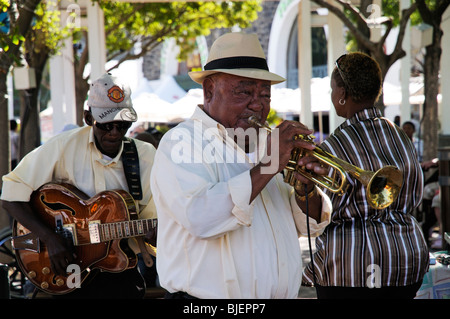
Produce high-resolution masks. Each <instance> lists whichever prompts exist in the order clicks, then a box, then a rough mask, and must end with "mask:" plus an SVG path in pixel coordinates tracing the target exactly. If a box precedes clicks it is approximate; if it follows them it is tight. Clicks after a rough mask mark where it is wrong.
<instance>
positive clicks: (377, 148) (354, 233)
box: [303, 53, 428, 298]
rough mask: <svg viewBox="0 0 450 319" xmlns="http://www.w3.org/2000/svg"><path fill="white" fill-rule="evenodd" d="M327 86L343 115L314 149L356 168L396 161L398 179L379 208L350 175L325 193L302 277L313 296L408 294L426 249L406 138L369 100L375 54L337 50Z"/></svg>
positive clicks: (413, 158) (378, 81) (377, 81)
mask: <svg viewBox="0 0 450 319" xmlns="http://www.w3.org/2000/svg"><path fill="white" fill-rule="evenodd" d="M331 89H332V91H331V100H332V102H333V105H334V107H335V109H336V112H337V114H338V115H339V116H342V117H344V118H346V121H345V122H344V123H343V124H342V125H340V126H339V127H338V128H337V129H336V130H335V131H334V133H333V134H332V135H331V136H330V137H329V138H327V139H326V140H325V141H324V142H323V143H322V144H321V148H322V149H324V150H326V151H328V152H330V153H331V154H333V155H335V156H337V157H339V158H341V159H343V160H345V161H347V162H349V163H351V164H353V165H355V166H358V167H361V168H362V169H364V170H370V171H377V170H378V169H380V168H382V167H384V166H387V165H393V166H396V167H398V168H399V169H400V170H401V171H402V172H403V178H404V181H403V185H402V187H401V189H400V194H399V196H398V198H397V200H396V201H394V203H393V204H392V205H391V206H389V207H387V208H385V209H381V210H376V209H374V208H372V207H371V206H370V205H369V203H368V201H367V200H366V189H365V187H364V186H363V185H362V184H361V183H360V182H359V181H357V180H356V179H354V178H353V177H352V176H347V178H348V180H349V187H348V189H347V191H346V192H345V193H344V195H343V196H337V195H335V194H333V193H331V192H328V195H329V196H330V198H331V200H332V203H333V209H334V211H333V214H332V216H331V222H330V224H329V225H328V226H327V228H326V230H325V232H324V233H323V234H322V235H321V236H320V237H318V238H317V239H316V248H317V252H316V253H315V255H314V257H313V263H310V264H309V265H308V267H307V268H306V269H305V272H304V276H303V281H304V284H306V285H308V284H309V285H311V284H313V283H315V284H316V287H317V295H318V298H377V297H380V298H391V297H392V298H414V296H415V294H416V292H417V290H418V289H419V288H420V285H421V282H422V278H423V276H424V275H425V273H426V272H427V270H428V248H427V245H426V242H425V240H424V236H423V234H422V231H421V229H420V227H419V225H418V223H417V221H416V220H415V219H414V217H413V216H412V215H411V213H412V211H413V209H414V208H415V207H416V206H417V205H419V203H420V201H421V199H422V191H423V174H422V170H421V168H420V164H419V162H418V161H417V155H416V151H415V149H414V145H413V144H412V143H411V141H410V140H409V139H408V137H407V136H406V134H405V133H404V132H403V131H402V129H400V128H399V127H398V126H396V125H395V124H393V123H392V122H391V121H389V120H388V119H386V118H384V117H382V114H381V112H380V111H379V110H378V109H377V108H375V107H374V103H375V102H376V101H377V99H378V97H379V95H380V93H381V89H382V78H381V71H380V68H379V65H378V64H377V62H376V61H375V60H373V59H372V58H370V57H369V56H367V55H366V54H363V53H350V54H346V55H343V56H341V57H340V58H339V59H337V60H336V67H335V69H334V71H333V73H332V76H331ZM313 267H314V270H313Z"/></svg>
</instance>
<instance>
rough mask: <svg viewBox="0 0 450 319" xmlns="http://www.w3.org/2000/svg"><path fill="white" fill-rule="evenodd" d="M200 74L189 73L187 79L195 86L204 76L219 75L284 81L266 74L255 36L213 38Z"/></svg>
mask: <svg viewBox="0 0 450 319" xmlns="http://www.w3.org/2000/svg"><path fill="white" fill-rule="evenodd" d="M203 70H204V71H198V72H189V76H190V77H191V79H192V80H194V81H195V82H197V83H199V84H202V82H203V80H204V79H205V77H207V76H208V75H211V74H214V73H219V72H221V73H228V74H233V75H237V76H242V77H246V78H253V79H259V80H267V81H271V84H277V83H281V82H284V81H286V79H284V78H283V77H281V76H279V75H276V74H275V73H271V72H269V68H268V66H267V61H266V57H265V55H264V51H263V49H262V47H261V44H260V42H259V40H258V36H257V35H256V34H245V33H240V32H233V33H227V34H224V35H222V36H221V37H219V38H217V40H216V41H215V42H214V43H213V45H212V46H211V50H210V52H209V56H208V61H207V63H206V64H205V66H204V67H203Z"/></svg>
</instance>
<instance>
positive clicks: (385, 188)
mask: <svg viewBox="0 0 450 319" xmlns="http://www.w3.org/2000/svg"><path fill="white" fill-rule="evenodd" d="M402 184H403V173H402V172H401V171H400V170H399V169H398V168H397V167H395V166H385V167H383V168H381V169H379V170H378V171H376V172H375V173H374V174H373V176H372V178H371V179H370V181H369V183H368V185H367V200H368V202H369V204H370V206H372V207H373V208H375V209H384V208H386V207H388V206H389V205H391V204H392V202H394V201H395V200H396V199H397V197H398V194H399V192H400V188H401V186H402Z"/></svg>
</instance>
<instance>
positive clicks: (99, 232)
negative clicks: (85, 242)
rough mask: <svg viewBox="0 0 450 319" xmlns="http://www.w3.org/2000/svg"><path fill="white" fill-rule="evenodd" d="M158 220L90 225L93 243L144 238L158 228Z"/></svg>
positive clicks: (95, 223)
mask: <svg viewBox="0 0 450 319" xmlns="http://www.w3.org/2000/svg"><path fill="white" fill-rule="evenodd" d="M156 224H157V219H137V220H127V221H120V222H116V223H107V224H100V223H99V222H98V223H97V222H93V223H91V224H90V225H89V234H90V237H91V243H99V242H106V241H111V240H114V239H122V238H131V237H137V236H143V235H145V234H146V233H148V232H149V231H150V230H152V229H153V228H155V227H156Z"/></svg>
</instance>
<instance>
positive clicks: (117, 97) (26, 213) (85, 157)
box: [1, 74, 156, 298]
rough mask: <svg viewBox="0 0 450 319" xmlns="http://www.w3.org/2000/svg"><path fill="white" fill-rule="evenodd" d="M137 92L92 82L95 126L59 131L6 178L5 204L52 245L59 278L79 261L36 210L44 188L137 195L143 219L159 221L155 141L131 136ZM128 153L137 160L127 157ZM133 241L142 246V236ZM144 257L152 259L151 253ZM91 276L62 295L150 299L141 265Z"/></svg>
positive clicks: (106, 79) (87, 114) (109, 79)
mask: <svg viewBox="0 0 450 319" xmlns="http://www.w3.org/2000/svg"><path fill="white" fill-rule="evenodd" d="M130 95H131V90H130V88H129V87H128V86H127V85H126V84H123V83H121V82H120V81H119V79H118V78H115V77H113V76H111V75H110V74H104V75H103V76H101V77H100V78H99V79H97V80H96V81H95V82H93V83H92V84H91V85H90V91H89V97H88V101H87V105H88V107H89V108H88V110H85V111H84V120H85V122H86V124H87V126H84V127H81V128H76V129H72V130H70V131H66V132H63V133H61V134H58V135H57V136H55V137H53V138H52V139H50V140H48V141H47V142H46V143H44V144H43V145H41V146H40V147H38V148H37V149H35V150H34V151H32V152H30V153H29V154H27V155H26V156H25V157H24V158H23V159H22V160H21V161H20V163H19V164H18V166H17V167H16V168H15V169H14V170H13V171H12V172H10V173H9V174H7V175H5V176H3V187H2V193H1V200H2V205H3V207H4V208H5V210H6V211H7V212H8V213H9V214H10V215H11V216H12V217H13V218H14V219H15V220H16V221H18V223H20V224H22V225H23V226H24V227H26V228H27V229H28V230H29V231H30V232H32V233H34V235H36V236H37V237H38V238H39V240H40V241H41V242H43V243H44V244H45V247H46V249H47V251H48V257H49V259H50V263H51V269H52V271H53V272H54V273H55V274H56V275H58V274H60V275H64V274H67V267H68V266H69V265H71V264H72V263H74V262H75V261H76V258H77V256H76V254H74V250H73V249H71V247H70V245H68V244H67V241H65V240H64V239H63V238H62V236H60V235H59V234H57V233H56V232H55V229H54V228H53V227H51V226H49V225H48V224H46V223H45V222H43V220H42V219H41V218H40V217H39V216H38V215H37V214H36V213H34V212H33V210H32V208H31V205H30V203H29V201H30V196H31V194H32V193H33V192H35V191H36V190H37V189H38V188H39V187H41V186H42V185H44V184H46V183H50V182H52V183H61V182H63V183H68V184H72V185H73V186H74V187H76V188H77V189H79V190H80V191H82V192H83V193H85V194H86V195H88V196H91V197H93V196H94V195H96V194H98V193H99V192H102V191H105V190H112V189H122V190H125V191H128V192H130V194H131V195H133V198H134V199H135V201H136V203H137V205H136V206H137V211H138V213H139V219H144V218H146V219H150V218H156V209H155V206H154V204H153V200H152V192H151V189H150V172H151V168H152V165H153V159H154V155H155V151H156V150H155V148H154V146H153V145H151V144H150V143H146V142H143V141H140V140H135V139H126V138H125V134H126V132H127V130H128V129H129V128H130V127H131V124H132V123H133V122H135V121H136V120H137V114H136V112H135V110H134V109H133V106H132V102H131V98H130ZM130 141H132V142H134V145H135V147H134V146H133V143H132V142H130ZM129 145H131V146H129ZM124 149H125V150H126V151H125V150H124ZM136 152H137V154H138V161H137V163H136V160H135V159H136V156H134V155H136ZM125 153H131V156H128V157H126V156H125ZM133 156H134V158H133ZM133 160H134V162H133ZM125 164H126V165H125ZM133 170H134V172H133ZM136 172H137V176H140V183H139V178H138V179H137V183H136V179H134V180H133V179H132V178H129V176H131V175H130V174H133V173H134V174H135V175H136ZM130 183H131V184H130ZM133 183H134V184H133ZM154 232H155V230H154V229H153V230H152V231H150V232H149V233H152V234H147V235H146V238H147V239H148V238H150V237H151V236H152V235H155V234H154ZM153 238H155V236H154V237H153ZM128 241H129V242H131V241H133V243H134V239H128ZM130 246H133V245H130ZM133 247H134V248H135V249H134V250H135V252H136V253H139V252H141V251H139V250H138V249H139V247H141V248H142V247H143V248H144V250H145V247H147V245H137V244H135V245H134V246H133ZM133 247H132V248H133ZM143 255H145V256H147V257H148V256H149V255H147V252H146V251H144V252H143ZM93 272H94V271H93ZM88 279H89V280H86V281H84V282H83V283H81V285H80V289H75V290H74V291H71V292H70V293H67V294H64V295H60V297H67V298H77V297H80V298H142V297H143V296H144V294H145V283H144V280H143V278H142V276H141V274H140V273H139V271H138V269H137V267H133V268H131V269H126V270H124V271H120V272H114V273H112V272H107V271H100V270H98V271H96V273H95V275H94V274H92V275H89V276H88Z"/></svg>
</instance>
